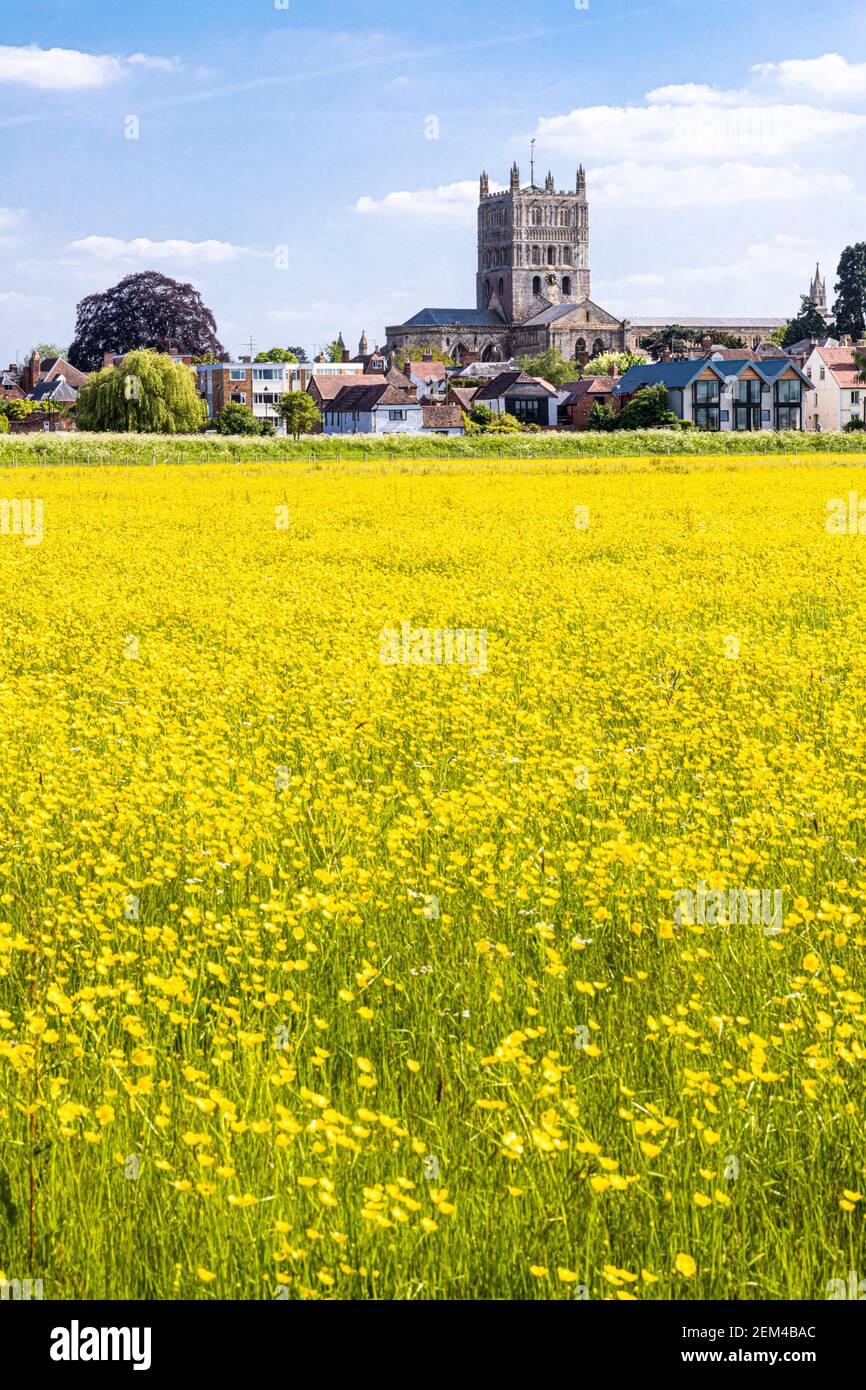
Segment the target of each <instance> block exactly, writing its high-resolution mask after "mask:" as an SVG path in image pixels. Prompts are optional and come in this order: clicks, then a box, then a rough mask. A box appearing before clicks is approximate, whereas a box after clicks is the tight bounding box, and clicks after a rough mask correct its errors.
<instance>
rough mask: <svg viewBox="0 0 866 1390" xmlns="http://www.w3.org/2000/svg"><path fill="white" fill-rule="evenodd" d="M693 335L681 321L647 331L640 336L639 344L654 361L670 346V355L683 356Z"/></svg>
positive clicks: (692, 339)
mask: <svg viewBox="0 0 866 1390" xmlns="http://www.w3.org/2000/svg"><path fill="white" fill-rule="evenodd" d="M694 336H695V335H694V333H693V331H692V330H691V329H689V328H683V326H682V324H681V323H671V324H668V326H667V328H657V329H656V330H655V332H653V333H647V335H646V337H645V338H641V340H640V346H641V347H642V348H645V349H646V351H647V352H648V353H649V355H650V357H651V358H652V360H653V361H654V362H658V360H659V358H660V357H661V355H662V353H663V352H664V350H665V348H670V353H671V356H672V357H684V356H685V354H686V352H687V350H688V348H689V346H690V344H691V343H692V342H693V341H694Z"/></svg>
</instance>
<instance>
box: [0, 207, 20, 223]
mask: <svg viewBox="0 0 866 1390" xmlns="http://www.w3.org/2000/svg"><path fill="white" fill-rule="evenodd" d="M23 216H24V214H23V213H22V212H21V211H19V209H17V208H0V227H14V226H15V224H16V222H20V221H21V218H22V217H23Z"/></svg>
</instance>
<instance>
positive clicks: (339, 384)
mask: <svg viewBox="0 0 866 1390" xmlns="http://www.w3.org/2000/svg"><path fill="white" fill-rule="evenodd" d="M384 380H385V379H384V377H383V376H382V373H381V372H370V373H369V374H368V373H366V372H365V373H364V374H363V375H360V374H359V375H358V376H351V375H350V374H349V373H347V372H344V373H342V374H341V375H340V376H330V375H328V376H319V375H318V374H317V373H316V372H314V373H313V375H312V376H311V377H310V380H309V382H308V383H307V391H308V392H309V390H310V387H311V386H313V385H314V384H315V386H316V389H317V391H318V393H319V395H320V396H321V398H322V400H323V401H333V400H336V398H337V396H339V394H340V392H341V391H344V390H345V389H346V387H347V386H381V385H382V384H383V382H384Z"/></svg>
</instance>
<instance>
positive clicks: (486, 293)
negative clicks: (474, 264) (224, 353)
mask: <svg viewBox="0 0 866 1390" xmlns="http://www.w3.org/2000/svg"><path fill="white" fill-rule="evenodd" d="M484 298H485V299H489V298H490V281H489V280H485V281H484Z"/></svg>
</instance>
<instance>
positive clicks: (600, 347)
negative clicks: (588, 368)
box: [592, 338, 604, 357]
mask: <svg viewBox="0 0 866 1390" xmlns="http://www.w3.org/2000/svg"><path fill="white" fill-rule="evenodd" d="M602 352H604V343H603V342H602V341H601V338H596V340H595V342H594V343H593V345H592V355H593V357H598V356H599V355H600V353H602Z"/></svg>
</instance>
